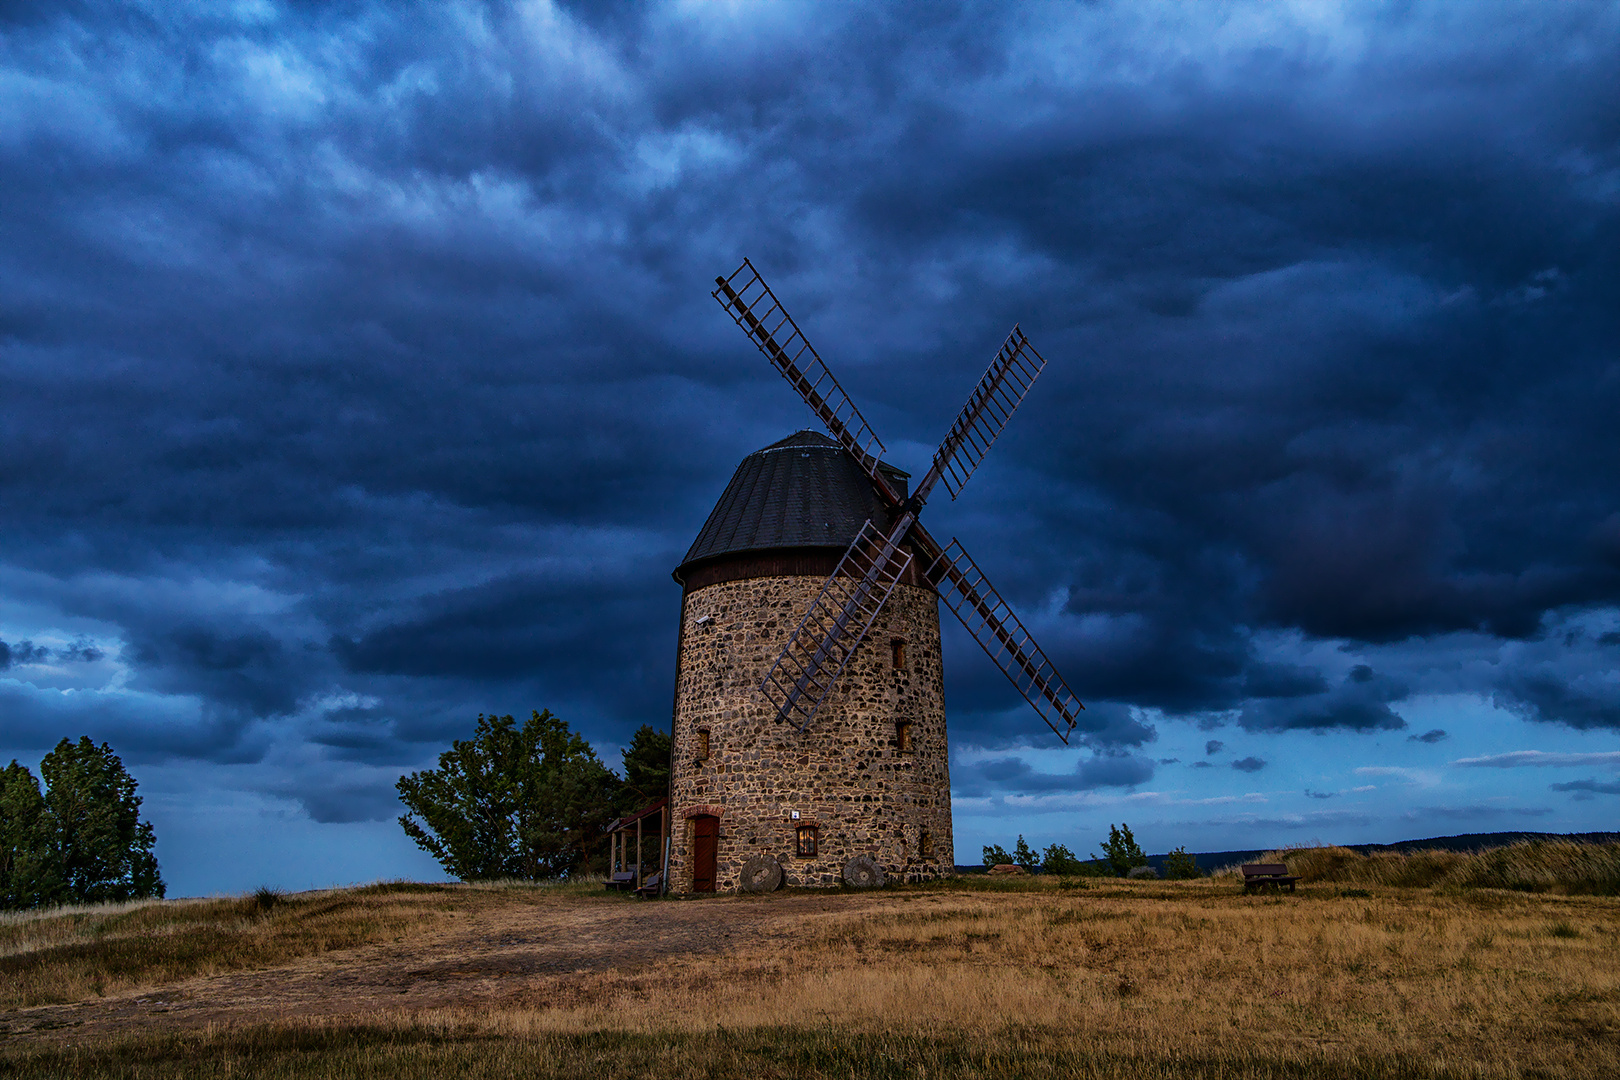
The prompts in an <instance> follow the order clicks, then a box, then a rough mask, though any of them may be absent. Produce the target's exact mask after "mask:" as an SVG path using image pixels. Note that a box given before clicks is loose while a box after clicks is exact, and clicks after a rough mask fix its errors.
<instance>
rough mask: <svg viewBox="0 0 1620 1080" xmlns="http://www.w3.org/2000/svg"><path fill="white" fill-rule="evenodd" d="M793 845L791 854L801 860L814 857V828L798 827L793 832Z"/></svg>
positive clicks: (808, 826) (809, 826) (810, 826)
mask: <svg viewBox="0 0 1620 1080" xmlns="http://www.w3.org/2000/svg"><path fill="white" fill-rule="evenodd" d="M794 835H795V841H796V842H795V843H794V846H793V853H794V854H795V855H797V856H798V857H799V858H801V859H813V858H815V857H816V827H815V826H814V825H800V826H799V827H798V828H797V829H795V830H794Z"/></svg>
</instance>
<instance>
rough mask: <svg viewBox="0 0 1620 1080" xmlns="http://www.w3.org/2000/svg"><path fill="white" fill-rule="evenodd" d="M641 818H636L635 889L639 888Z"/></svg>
mask: <svg viewBox="0 0 1620 1080" xmlns="http://www.w3.org/2000/svg"><path fill="white" fill-rule="evenodd" d="M641 822H642V819H641V818H636V888H638V889H639V888H641Z"/></svg>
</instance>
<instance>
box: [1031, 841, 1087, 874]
mask: <svg viewBox="0 0 1620 1080" xmlns="http://www.w3.org/2000/svg"><path fill="white" fill-rule="evenodd" d="M1095 872H1096V871H1092V873H1095ZM1041 873H1043V874H1061V875H1064V876H1067V877H1073V876H1074V875H1076V874H1084V873H1086V864H1085V863H1083V862H1081V861H1080V860H1079V859H1077V858H1075V856H1074V852H1072V851H1070V850H1069V849H1068V848H1067V847H1065V846H1064V845H1062V844H1048V845H1047V847H1046V853H1045V854H1044V855H1043V856H1041Z"/></svg>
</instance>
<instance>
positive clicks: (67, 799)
mask: <svg viewBox="0 0 1620 1080" xmlns="http://www.w3.org/2000/svg"><path fill="white" fill-rule="evenodd" d="M39 773H40V775H41V776H42V777H44V778H45V812H46V822H45V828H46V832H47V836H48V839H49V844H50V854H49V855H48V856H47V857H48V858H49V859H50V861H51V863H52V866H51V870H52V871H53V872H54V873H56V874H58V875H60V878H61V882H62V886H63V889H64V891H65V892H66V894H67V896H68V897H69V898H70V899H71V900H73V901H75V902H78V903H81V904H96V903H104V902H107V901H117V900H138V899H144V898H145V897H149V896H162V895H163V894H164V892H165V887H164V884H163V878H162V877H161V876H160V875H159V873H158V861H157V856H155V855H153V854H152V848H153V846H154V845H155V844H156V843H157V837H156V835H155V834H154V833H153V831H152V824H151V822H148V821H142V820H141V819H140V815H141V797H140V796H139V795H137V794H135V788H136V786H137V785H136V783H135V778H134V777H132V776H130V775H129V773H128V772H127V771H126V770H125V769H124V763H123V761H121V760H120V759H119V757H118V755H117V754H115V753H113V751H112V747H110V746H108V745H107V744H106V743H102V744H101V745H100V746H97V745H96V744H95V743H93V742H91V741H90V737H89V736H88V735H84V736H80V738H79V741H78V742H77V743H72V742H69V741H68V740H66V739H63V740H62V741H61V742H59V743H57V744H56V749H54V750H52V751H51V752H50V753H49V754H46V755H45V757H44V759H43V760H42V761H41V762H40V763H39Z"/></svg>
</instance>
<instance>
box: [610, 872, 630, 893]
mask: <svg viewBox="0 0 1620 1080" xmlns="http://www.w3.org/2000/svg"><path fill="white" fill-rule="evenodd" d="M607 887H608V888H610V889H618V890H619V891H620V892H624V891H625V890H626V889H633V888H635V887H636V872H635V871H634V870H626V871H624V872H623V873H620V874H614V875H613V876H612V877H610V878H608V879H607Z"/></svg>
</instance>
